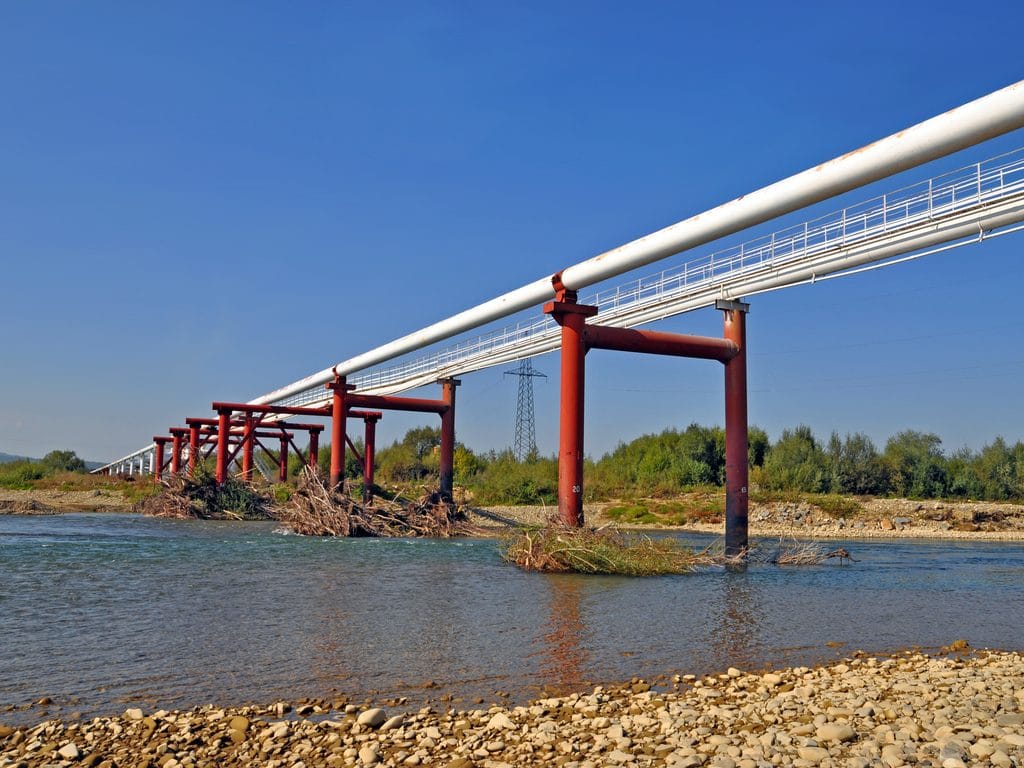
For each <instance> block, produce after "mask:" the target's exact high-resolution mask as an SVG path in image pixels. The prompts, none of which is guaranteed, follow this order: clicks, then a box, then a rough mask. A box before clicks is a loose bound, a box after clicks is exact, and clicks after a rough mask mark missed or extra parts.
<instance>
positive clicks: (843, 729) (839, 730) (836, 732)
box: [815, 723, 857, 742]
mask: <svg viewBox="0 0 1024 768" xmlns="http://www.w3.org/2000/svg"><path fill="white" fill-rule="evenodd" d="M815 735H816V736H817V737H818V740H819V741H839V742H843V741H853V739H854V738H855V737H856V736H857V734H856V733H854V730H853V728H852V727H851V726H850V724H849V723H825V724H824V725H822V726H819V727H818V730H817V732H816V734H815Z"/></svg>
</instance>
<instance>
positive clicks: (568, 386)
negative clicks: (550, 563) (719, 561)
mask: <svg viewBox="0 0 1024 768" xmlns="http://www.w3.org/2000/svg"><path fill="white" fill-rule="evenodd" d="M556 289H557V294H556V298H555V301H551V302H548V303H547V304H545V306H544V312H545V313H546V314H549V315H551V316H552V317H553V318H554V319H555V321H556V322H557V323H558V324H559V326H561V329H562V349H561V382H560V384H559V387H560V397H561V405H560V411H559V419H560V422H559V441H558V444H559V449H558V512H559V517H560V518H561V520H562V522H563V523H564V524H566V525H569V526H581V525H583V519H584V518H583V456H584V441H583V421H584V419H583V412H584V407H583V405H584V391H585V373H586V365H585V360H586V353H587V352H588V351H589V350H590V349H610V350H618V351H623V352H640V353H645V354H657V355H673V356H676V357H695V358H701V359H705V360H718V361H719V362H721V363H723V364H724V365H725V431H726V460H725V472H726V483H725V489H726V502H725V508H726V515H725V550H726V555H727V556H742V555H743V553H744V552H745V551H746V549H747V508H748V494H747V481H748V465H747V369H746V321H745V316H746V313H747V312H748V311H749V305H747V304H743V303H741V302H733V301H728V302H726V301H720V302H717V303H716V305H715V306H716V308H718V309H720V310H722V311H723V312H724V321H725V331H724V338H721V339H718V338H709V337H705V336H688V335H683V334H672V333H660V332H657V331H640V330H632V329H631V330H627V329H622V328H612V327H608V326H599V325H587V318H588V317H592V316H593V315H595V314H596V313H597V307H592V306H587V305H582V304H578V303H577V298H576V292H575V291H571V290H568V289H566V288H565V287H564V286H562V285H560V284H558V283H556Z"/></svg>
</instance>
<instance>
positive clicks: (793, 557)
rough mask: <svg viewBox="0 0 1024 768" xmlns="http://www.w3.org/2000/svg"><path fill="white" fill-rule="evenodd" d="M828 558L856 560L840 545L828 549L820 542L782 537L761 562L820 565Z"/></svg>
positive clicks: (853, 561) (841, 561)
mask: <svg viewBox="0 0 1024 768" xmlns="http://www.w3.org/2000/svg"><path fill="white" fill-rule="evenodd" d="M829 558H836V559H838V560H839V562H840V564H842V563H843V561H844V560H849V561H850V562H851V563H855V562H857V561H856V560H855V559H854V558H853V556H851V555H850V553H849V552H848V551H847V550H846V549H843V548H842V547H840V548H839V549H833V550H828V549H826V548H825V547H824V546H822V545H821V544H816V543H813V542H809V541H796V540H792V541H784V540H782V539H779V546H778V549H776V550H775V552H774V553H773V554H771V555H770V556H769V557H768V558H767V559H765V560H764V561H763V562H767V563H770V564H772V565H821V564H822V563H824V562H825V561H826V560H828V559H829Z"/></svg>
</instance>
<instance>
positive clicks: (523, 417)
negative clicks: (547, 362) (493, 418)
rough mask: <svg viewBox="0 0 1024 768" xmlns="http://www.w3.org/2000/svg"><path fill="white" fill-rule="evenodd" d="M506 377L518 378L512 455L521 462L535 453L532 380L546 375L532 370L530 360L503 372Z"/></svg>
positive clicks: (535, 433) (535, 432)
mask: <svg viewBox="0 0 1024 768" xmlns="http://www.w3.org/2000/svg"><path fill="white" fill-rule="evenodd" d="M505 375H506V376H518V377H519V397H518V399H517V400H516V438H515V443H514V445H513V446H512V453H513V454H514V455H515V457H516V459H518V460H519V461H523V460H525V459H526V458H528V457H530V456H533V455H535V454H536V453H537V430H536V426H535V424H534V418H533V380H534V379H535V378H537V377H538V376H540V377H543V378H545V379H546V378H547V377H548V375H547V374H546V373H541V372H540V371H535V370H533V363H532V362H531V360H530V358H526V359H525V360H522V361H520V363H519V367H518V368H513V369H512V370H511V371H505Z"/></svg>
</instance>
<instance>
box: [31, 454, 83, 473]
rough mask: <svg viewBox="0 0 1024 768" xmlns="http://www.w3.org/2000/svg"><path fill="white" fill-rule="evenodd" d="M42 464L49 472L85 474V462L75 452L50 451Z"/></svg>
mask: <svg viewBox="0 0 1024 768" xmlns="http://www.w3.org/2000/svg"><path fill="white" fill-rule="evenodd" d="M40 463H41V464H42V465H43V467H44V468H45V469H46V470H47V471H48V472H85V462H84V461H82V460H81V459H80V458H78V456H77V455H76V454H75V452H74V451H50V452H49V453H48V454H46V455H45V456H43V459H42V461H41V462H40Z"/></svg>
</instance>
